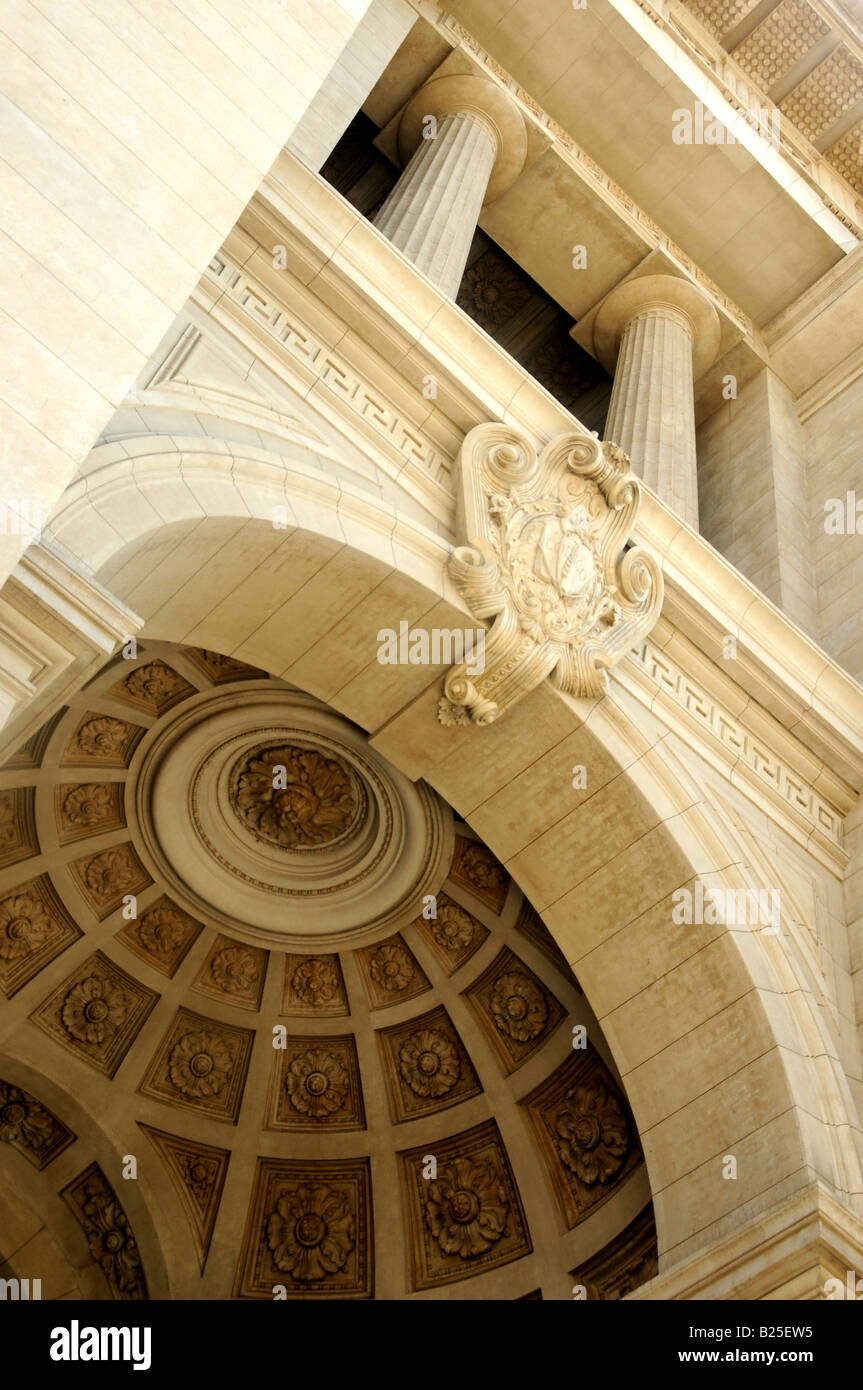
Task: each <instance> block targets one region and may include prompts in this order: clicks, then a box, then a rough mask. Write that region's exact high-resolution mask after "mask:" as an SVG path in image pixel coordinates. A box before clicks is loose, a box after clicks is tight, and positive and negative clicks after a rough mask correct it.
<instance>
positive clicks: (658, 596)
mask: <svg viewBox="0 0 863 1390" xmlns="http://www.w3.org/2000/svg"><path fill="white" fill-rule="evenodd" d="M459 475H460V476H459V485H458V515H457V534H458V538H459V540H460V542H461V544H459V545H458V546H457V547H456V549H455V550H454V551H453V553H452V555H451V556H450V560H449V572H450V575H451V577H452V579H453V581H454V583H455V585H456V587H457V588H458V590H459V592H460V593H461V595H462V597H463V598H464V599H465V601H466V602H467V604H468V607H469V608H470V611H471V613H473V614H474V615H475V617H477V618H481V619H482V618H490V619H493V623H492V626H491V629H490V631H489V632H488V633H487V634H486V637H485V644H484V653H483V654H482V655H483V658H484V659H478V653H477V650H474V651H473V652H472V653H471V655H470V656H469V657H468V658H467V660H466V661H464V662H460V663H459V664H458V665H457V666H454V667H453V668H452V669H451V670H450V672H449V673H448V675H447V677H446V679H445V682H444V696H445V698H444V699H442V700H441V701H440V704H439V709H438V716H439V718H440V720H441V722H442V723H444V724H466V723H467V722H468V721H469V720H472V721H473V722H474V723H476V724H491V723H492V722H493V721H494V720H495V719H498V718H499V717H500V715H501V714H503V713H504V712H505V711H506V710H507V709H509V708H510V707H511V706H512V705H514V704H516V703H517V702H518V701H519V700H520V699H522V698H523V696H525V695H526V694H527V693H528V692H529V691H531V690H533V689H534V688H535V687H536V686H537V685H538V684H539V683H540V681H542V680H544V679H545V677H546V676H552V678H553V680H554V682H555V684H556V685H557V686H558V687H559V688H560V689H562V690H566V691H568V692H569V693H570V694H572V695H578V696H587V697H593V696H597V695H601V694H602V693H603V691H604V689H605V686H606V680H607V677H606V671H607V670H608V668H609V667H611V666H613V665H614V663H615V662H617V661H619V660H620V658H621V657H622V656H624V655H625V653H626V652H627V651H629V650H630V648H631V647H632V646H634V644H635V643H636V642H637V641H638V640H639V639H641V638H643V637H644V636H645V635H646V634H647V633H648V632H649V631H650V629H651V628H652V627H653V625H654V623H655V622H656V620H657V618H658V617H659V613H660V610H661V607H662V597H663V584H662V574H661V572H660V569H659V566H658V564H657V562H656V561H655V559H654V558H653V556H652V555H650V554H649V553H648V552H647V551H645V550H643V549H641V548H635V547H631V546H629V547H628V540H629V537H630V535H631V534H632V531H633V528H634V526H635V521H636V517H637V515H638V508H639V503H640V500H641V488H640V484H639V481H638V479H637V478H636V477H635V476H634V475H633V473H632V472H631V471H630V467H629V460H628V458H627V457H626V455H625V454H624V453H623V452H622V451H621V450H620V449H618V448H617V447H616V446H615V445H613V444H602V443H601V442H600V440H599V439H597V438H596V437H595V436H593V435H587V434H581V433H577V432H572V433H569V434H564V435H559V436H558V438H557V439H554V440H552V441H551V443H549V444H547V445H546V446H545V448H544V449H543V450H542V452H541V453H539V454H537V452H536V450H535V448H534V446H533V444H532V443H531V442H530V440H529V439H527V438H526V437H525V436H524V435H522V434H521V433H520V432H518V431H517V430H513V429H511V428H510V427H508V426H506V425H499V424H489V425H477V426H476V428H474V429H472V430H471V431H470V432H469V433H468V435H467V436H466V437H465V440H464V444H463V445H462V449H461V455H460V467H459Z"/></svg>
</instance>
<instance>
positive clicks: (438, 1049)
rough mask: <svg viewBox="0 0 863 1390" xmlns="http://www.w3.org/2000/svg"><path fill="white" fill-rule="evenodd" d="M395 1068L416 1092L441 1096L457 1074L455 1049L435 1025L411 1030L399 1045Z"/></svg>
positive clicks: (456, 1079) (456, 1078) (458, 1062)
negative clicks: (397, 1066)
mask: <svg viewBox="0 0 863 1390" xmlns="http://www.w3.org/2000/svg"><path fill="white" fill-rule="evenodd" d="M399 1071H400V1072H401V1074H402V1076H403V1077H404V1079H405V1081H406V1082H407V1084H408V1085H409V1086H410V1088H411V1090H412V1091H413V1093H414V1095H417V1096H433V1097H438V1096H445V1095H446V1093H447V1092H448V1091H451V1090H452V1088H453V1086H454V1085H455V1084H456V1082H457V1081H458V1079H459V1076H460V1074H461V1063H460V1061H459V1055H458V1051H457V1049H456V1048H455V1047H454V1046H453V1044H452V1042H451V1041H450V1039H449V1038H448V1037H446V1035H445V1034H444V1033H441V1032H439V1031H438V1030H437V1029H436V1028H421V1029H420V1030H419V1032H417V1033H412V1034H411V1036H410V1037H409V1038H408V1039H407V1041H406V1042H404V1043H402V1046H401V1047H400V1049H399Z"/></svg>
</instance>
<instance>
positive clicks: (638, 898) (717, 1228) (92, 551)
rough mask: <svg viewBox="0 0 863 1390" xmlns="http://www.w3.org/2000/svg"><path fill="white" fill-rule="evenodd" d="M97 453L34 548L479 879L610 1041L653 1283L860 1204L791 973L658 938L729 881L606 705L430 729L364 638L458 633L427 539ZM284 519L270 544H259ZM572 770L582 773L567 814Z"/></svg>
mask: <svg viewBox="0 0 863 1390" xmlns="http://www.w3.org/2000/svg"><path fill="white" fill-rule="evenodd" d="M127 442H128V441H127ZM119 448H123V446H117V445H111V446H106V447H105V448H104V449H102V450H99V449H97V450H95V451H94V453H93V455H91V458H90V460H89V462H88V466H87V469H86V472H85V474H84V476H83V477H82V478H81V480H80V481H79V482H76V484H74V485H73V487H72V488H70V489H69V491H68V492H67V494H66V496H65V497H64V499H63V501H62V503H61V505H60V507H59V508H58V510H57V512H56V513H55V515H54V517H53V519H52V523H51V527H50V532H49V536H50V537H53V538H54V539H56V540H57V541H59V542H60V543H61V544H62V545H64V546H65V547H66V548H67V549H70V550H72V551H73V553H77V554H78V555H79V558H81V559H82V560H88V561H89V563H90V564H91V566H92V570H93V572H94V575H95V577H96V578H97V579H98V580H100V581H101V582H102V583H104V584H105V585H106V586H107V587H108V588H110V589H111V591H112V592H113V593H114V594H115V595H116V596H117V597H119V598H120V599H122V600H123V601H124V602H126V603H128V604H129V605H130V606H131V607H132V608H134V609H136V611H138V612H139V613H140V614H141V616H142V617H143V619H144V626H143V629H142V635H147V634H149V635H151V636H152V637H153V638H156V639H160V640H166V641H172V642H186V643H192V644H195V645H198V646H205V647H206V646H213V647H216V648H218V649H220V650H222V651H224V652H225V653H226V654H230V655H232V656H236V657H238V658H240V659H242V660H243V661H246V662H249V663H250V664H252V665H254V666H257V667H260V668H262V669H265V670H267V671H269V672H271V673H272V674H274V675H276V676H279V677H282V678H284V679H285V680H287V681H289V682H290V683H292V684H295V685H297V686H299V687H300V688H301V689H304V690H307V691H309V692H310V693H312V694H314V695H317V696H318V697H320V698H321V699H324V700H326V701H328V702H329V703H331V704H332V705H333V706H334V708H336V709H337V710H338V711H340V712H341V713H343V714H346V715H347V716H348V717H350V718H351V719H352V720H354V722H355V723H357V724H359V725H360V726H361V727H363V728H364V729H366V730H367V731H368V733H369V734H370V736H371V739H372V743H373V745H374V746H375V747H376V748H377V749H378V750H379V751H380V752H382V753H383V754H384V755H385V756H386V757H388V758H390V760H391V761H392V762H393V763H394V764H395V765H396V766H397V767H398V768H399V769H400V770H401V771H402V772H405V773H406V774H407V775H409V776H411V777H419V776H422V777H424V778H425V779H426V780H427V781H428V782H429V783H430V785H432V786H433V787H434V788H435V790H436V791H438V792H439V793H440V794H441V795H442V796H443V797H444V798H445V799H446V800H447V801H448V802H449V803H450V804H451V805H452V806H453V807H454V808H455V809H456V811H458V813H459V814H460V815H461V816H462V817H463V818H464V819H465V820H466V821H467V822H468V823H469V824H470V825H471V826H472V827H473V828H474V829H475V830H476V831H477V833H478V834H480V835H481V837H482V838H483V839H484V840H485V842H486V843H487V844H488V845H489V847H490V848H491V849H492V851H493V852H494V853H495V854H497V856H498V857H499V858H500V859H501V861H502V862H503V863H504V865H505V866H506V867H507V869H508V871H509V872H510V873H511V874H512V876H513V878H514V879H515V880H516V882H517V883H518V884H519V886H520V887H521V888H522V890H523V891H524V892H525V894H526V896H527V897H528V898H529V899H530V900H531V901H532V902H533V903H534V905H535V906H536V908H537V909H538V910H539V912H540V913H541V915H542V917H543V919H544V921H545V922H546V924H547V926H548V927H549V928H550V930H551V931H552V933H553V934H554V936H555V938H556V940H557V941H558V943H559V945H560V946H561V948H562V950H563V951H564V953H565V955H566V958H567V960H568V961H569V962H570V963H571V964H572V967H573V969H574V971H575V973H576V974H577V976H578V978H579V980H580V981H581V983H582V985H583V987H584V989H585V993H586V995H587V998H588V1000H589V1002H590V1004H591V1006H592V1007H593V1009H594V1011H595V1013H596V1015H597V1018H598V1019H599V1021H600V1024H601V1026H602V1027H603V1029H604V1031H605V1033H606V1036H607V1039H608V1042H609V1044H610V1046H611V1050H612V1053H613V1055H614V1059H615V1062H616V1064H617V1066H618V1068H619V1070H620V1074H621V1076H622V1078H623V1081H624V1084H625V1085H626V1087H627V1091H628V1094H629V1097H630V1101H631V1104H632V1107H633V1111H634V1114H635V1117H636V1120H637V1123H638V1126H639V1131H640V1134H641V1138H642V1143H643V1146H644V1150H645V1155H646V1159H647V1165H648V1171H649V1176H650V1182H651V1188H652V1191H653V1196H654V1204H655V1210H656V1219H657V1228H658V1235H659V1250H660V1261H661V1263H660V1269H662V1268H663V1266H664V1267H666V1268H667V1267H670V1266H671V1265H673V1264H676V1263H678V1262H679V1261H682V1260H685V1259H686V1258H687V1257H688V1256H690V1255H693V1254H694V1253H695V1252H696V1251H698V1250H699V1249H701V1248H703V1247H704V1246H705V1245H708V1244H710V1243H711V1242H712V1241H714V1240H718V1239H720V1238H722V1237H724V1236H727V1235H730V1234H732V1233H733V1232H734V1231H736V1230H738V1229H740V1228H741V1226H743V1225H744V1224H745V1223H746V1222H748V1221H751V1220H752V1219H753V1218H754V1217H756V1216H758V1215H759V1214H761V1213H763V1212H766V1211H767V1210H769V1208H771V1207H772V1206H774V1205H776V1204H778V1203H779V1202H781V1201H782V1200H783V1199H786V1198H788V1197H790V1196H791V1195H793V1194H795V1193H797V1192H799V1191H801V1190H802V1189H804V1188H806V1187H809V1186H810V1185H811V1183H812V1181H813V1180H815V1181H817V1182H820V1183H822V1184H823V1185H824V1186H825V1187H826V1188H827V1190H828V1191H831V1192H833V1193H834V1194H836V1195H838V1196H842V1197H845V1198H846V1199H848V1198H849V1197H851V1198H852V1199H853V1200H854V1201H859V1194H860V1189H861V1181H860V1173H859V1168H858V1165H857V1164H856V1163H854V1162H852V1161H849V1160H848V1158H847V1153H846V1156H845V1157H844V1158H843V1157H842V1152H841V1150H842V1146H841V1145H840V1144H838V1143H837V1142H836V1137H837V1133H838V1130H839V1129H840V1128H842V1127H846V1126H849V1125H851V1124H852V1119H851V1116H852V1115H853V1106H852V1105H851V1101H850V1096H849V1095H848V1088H847V1083H845V1082H844V1078H842V1079H840V1078H839V1077H838V1076H837V1073H836V1069H835V1068H831V1067H830V1066H829V1065H828V1066H827V1068H826V1070H825V1068H824V1066H822V1065H821V1064H820V1063H818V1062H816V1061H813V1056H814V1057H816V1058H817V1057H818V1056H820V1054H822V1053H825V1052H828V1051H830V1049H828V1048H826V1047H825V1044H824V1033H823V1029H821V1027H820V1025H819V1023H818V1020H817V1019H816V1018H815V1016H814V1015H813V1014H812V1012H811V1011H810V1010H809V1009H808V1005H807V1004H806V1003H805V1002H804V1001H803V999H802V996H801V995H800V990H799V983H798V982H797V980H796V978H794V977H793V972H789V969H788V966H787V962H785V961H783V960H782V959H781V956H780V955H779V954H777V950H776V949H774V948H773V947H772V946H771V944H770V943H769V942H768V941H765V939H764V938H758V937H757V936H755V935H754V934H753V933H751V932H749V933H747V932H741V931H739V930H734V929H731V928H730V927H728V926H726V925H725V924H723V923H718V924H717V925H716V926H714V927H707V926H704V927H689V928H685V929H684V930H674V929H672V923H671V895H672V893H673V892H674V891H675V890H677V889H679V888H681V887H685V886H691V885H692V883H693V881H694V879H695V878H696V876H699V875H705V874H709V875H713V876H714V878H715V881H716V882H717V883H727V884H728V885H729V886H739V885H740V883H741V881H742V880H741V877H740V871H739V867H738V859H739V856H737V855H736V854H735V852H734V849H733V848H732V847H730V846H729V844H728V841H727V838H726V837H724V836H723V834H722V831H721V826H719V825H717V822H716V816H715V814H713V813H712V812H713V808H712V807H710V806H708V805H707V804H706V803H705V799H704V796H703V794H701V793H700V792H699V790H698V788H696V787H694V786H693V785H692V783H691V780H690V779H689V778H688V777H687V775H686V774H685V773H684V772H683V770H682V768H680V767H679V766H678V765H677V764H676V761H675V759H674V758H673V757H672V756H671V755H670V754H669V750H668V748H667V747H666V746H665V737H666V736H665V735H664V733H663V732H662V731H660V730H658V726H652V725H651V724H650V723H649V721H648V722H645V721H644V720H643V719H642V718H641V716H640V715H639V713H638V711H637V707H636V706H635V705H634V702H632V701H630V700H629V699H628V697H626V696H625V694H624V693H623V692H622V691H621V690H619V689H617V688H614V689H613V691H612V693H611V694H610V695H609V696H606V697H605V698H604V699H603V700H601V701H598V702H588V701H575V700H572V699H570V698H569V697H567V696H565V695H563V694H561V693H560V692H558V691H556V690H555V689H554V688H553V687H552V685H551V684H550V683H549V682H546V683H545V684H544V685H543V686H542V687H540V688H539V689H538V690H536V691H535V692H533V694H531V695H530V696H529V697H528V698H527V699H526V700H524V701H523V702H522V704H521V705H519V706H518V707H517V708H516V709H515V710H513V711H512V712H511V713H510V714H509V715H508V716H507V718H506V719H505V720H502V721H501V722H500V723H499V724H495V725H492V726H491V727H490V728H488V729H484V730H479V729H476V728H467V729H445V728H443V727H441V726H440V725H439V724H438V723H437V722H436V720H435V707H436V703H437V698H438V695H439V685H440V679H439V678H440V676H441V675H442V674H443V671H442V670H441V669H437V670H436V669H435V668H431V670H429V668H427V667H413V666H405V667H383V666H381V665H379V664H378V662H377V660H376V640H375V639H376V634H377V632H378V630H379V629H381V628H384V627H390V628H395V629H398V625H399V622H400V621H401V620H403V619H407V620H408V621H409V622H410V623H411V624H417V623H422V624H423V625H425V626H440V627H449V628H452V627H464V626H471V625H473V624H472V622H471V619H470V618H469V617H468V616H467V615H466V614H465V613H464V611H463V610H462V609H461V607H460V604H459V602H458V600H457V599H456V598H455V596H454V593H453V591H452V589H451V588H450V586H449V585H448V582H447V581H446V578H445V574H444V561H445V558H446V555H447V553H448V546H447V542H446V538H445V537H444V536H442V535H440V534H436V533H435V532H434V531H432V530H430V529H429V528H428V527H427V526H426V525H425V524H424V523H423V521H421V520H420V519H418V518H416V517H413V516H408V515H403V514H400V513H399V512H398V511H397V510H396V509H395V508H394V507H393V506H392V505H390V503H389V502H387V501H386V500H384V498H383V497H382V496H381V495H380V494H379V493H378V492H376V491H375V490H374V489H373V488H371V487H370V486H369V485H367V484H365V485H360V484H359V483H356V484H353V485H352V484H350V483H348V482H346V481H345V480H343V479H342V480H337V479H335V478H333V477H332V476H331V475H330V474H328V473H327V472H324V471H323V470H321V469H320V468H319V467H317V465H316V463H315V460H314V458H313V456H311V455H309V454H308V452H307V451H305V450H304V449H302V448H299V447H298V448H297V449H295V450H293V451H292V452H291V454H290V456H285V457H282V458H278V459H276V458H274V456H273V454H272V453H269V454H266V455H265V454H264V452H263V451H258V450H253V449H249V448H246V447H245V446H244V447H243V448H242V449H241V450H238V449H237V447H236V446H228V445H222V446H219V447H216V446H215V445H214V444H213V443H212V442H211V441H203V440H201V439H189V440H185V441H173V440H171V441H169V440H158V439H157V440H153V439H148V440H147V441H146V442H145V443H144V442H142V443H141V444H137V442H136V446H135V456H134V458H130V457H129V455H128V453H127V452H126V450H125V448H123V453H122V456H120V455H119V454H118V449H119ZM282 505H284V506H285V507H286V508H287V509H288V510H287V517H288V518H289V525H290V527H291V529H290V530H288V531H287V532H279V531H274V528H273V507H274V506H282ZM168 556H171V557H173V561H174V564H173V566H172V574H171V578H170V581H169V582H163V581H162V580H161V579H160V574H159V565H160V564H161V562H162V560H164V559H166V558H167V557H168ZM574 764H581V765H585V766H587V767H588V768H589V770H590V771H589V778H588V787H587V789H586V790H585V792H584V794H582V793H578V794H575V793H574V791H573V789H572V787H571V780H570V776H569V769H570V768H571V767H572V766H573V765H574ZM801 1097H803V1099H802V1100H801ZM727 1155H732V1156H734V1157H735V1158H736V1159H737V1162H738V1175H737V1178H736V1179H735V1180H734V1181H725V1180H723V1178H722V1173H721V1165H722V1161H723V1158H724V1157H725V1156H727Z"/></svg>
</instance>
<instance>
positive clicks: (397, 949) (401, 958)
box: [369, 941, 414, 994]
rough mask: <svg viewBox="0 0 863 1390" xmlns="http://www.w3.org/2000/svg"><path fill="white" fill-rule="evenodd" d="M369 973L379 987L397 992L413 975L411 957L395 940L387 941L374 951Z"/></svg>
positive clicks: (408, 982) (405, 985) (404, 986)
mask: <svg viewBox="0 0 863 1390" xmlns="http://www.w3.org/2000/svg"><path fill="white" fill-rule="evenodd" d="M369 974H370V975H371V977H372V979H373V980H374V982H375V984H376V985H380V987H381V989H386V990H391V991H392V992H393V994H398V993H400V992H401V990H403V989H407V987H408V985H409V984H410V982H411V980H412V979H413V976H414V968H413V964H412V962H411V958H410V956H409V955H408V953H407V951H406V950H405V948H404V946H400V945H399V944H398V942H397V941H394V942H388V943H387V944H386V945H384V946H380V947H379V948H378V950H377V951H375V953H374V955H373V956H372V958H371V960H370V961H369Z"/></svg>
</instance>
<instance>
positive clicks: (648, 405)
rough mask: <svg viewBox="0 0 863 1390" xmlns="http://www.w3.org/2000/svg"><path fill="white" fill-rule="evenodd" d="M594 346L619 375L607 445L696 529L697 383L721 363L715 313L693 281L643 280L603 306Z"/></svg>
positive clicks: (621, 288)
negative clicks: (623, 455)
mask: <svg viewBox="0 0 863 1390" xmlns="http://www.w3.org/2000/svg"><path fill="white" fill-rule="evenodd" d="M594 345H595V348H596V351H597V356H598V357H599V358H600V360H601V361H603V362H604V364H605V365H606V366H608V367H609V370H611V369H612V368H613V369H614V387H613V389H612V393H611V403H610V405H609V408H608V419H607V421H606V426H605V438H606V439H607V440H609V441H612V442H613V443H615V444H618V445H619V446H620V447H621V448H622V449H623V450H624V452H625V453H627V454H628V455H629V457H630V459H631V460H632V466H633V471H634V472H635V473H637V474H638V476H639V477H641V478H643V479H644V481H645V483H647V485H648V486H649V487H651V488H652V489H653V490H654V492H656V493H658V495H659V496H660V497H661V498H662V500H663V501H664V502H666V503H667V504H668V505H669V506H670V507H672V508H673V509H674V511H676V512H677V513H678V515H680V516H681V517H683V519H684V521H687V522H688V523H689V525H690V526H693V527H695V528H696V529H697V528H698V472H697V465H696V454H695V407H694V393H693V381H694V376H695V371H697V373H698V375H700V374H701V372H703V371H706V369H707V367H708V366H709V365H710V363H711V362H712V361H713V359H714V357H715V356H716V351H717V348H718V346H719V318H718V315H717V313H716V310H715V309H714V308H713V305H712V304H710V302H709V301H708V300H707V299H706V298H705V296H704V295H703V294H702V293H701V291H700V290H698V289H697V288H696V286H695V285H693V284H691V283H690V282H689V281H688V280H682V279H677V278H675V277H674V276H670V275H645V276H642V277H641V278H640V279H635V280H629V281H627V282H626V283H625V284H622V285H619V286H618V287H617V289H615V290H612V292H611V294H610V295H609V296H608V298H607V299H606V300H605V301H604V302H603V304H602V306H601V308H600V310H599V313H598V314H597V317H596V323H595V325H594ZM615 359H616V364H615Z"/></svg>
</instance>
